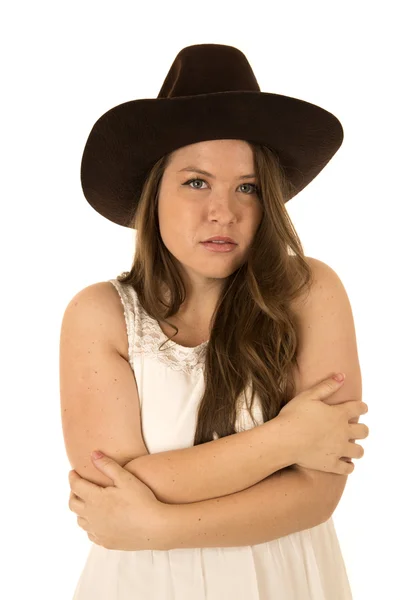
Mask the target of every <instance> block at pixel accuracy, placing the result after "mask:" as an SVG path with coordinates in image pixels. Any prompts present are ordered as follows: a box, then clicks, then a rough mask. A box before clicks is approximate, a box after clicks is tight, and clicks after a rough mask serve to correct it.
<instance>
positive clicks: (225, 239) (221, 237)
mask: <svg viewBox="0 0 400 600" xmlns="http://www.w3.org/2000/svg"><path fill="white" fill-rule="evenodd" d="M218 241H219V242H227V243H229V244H235V245H237V244H236V242H235V240H233V239H232V238H231V237H226V236H224V235H214V236H213V237H210V238H208V240H204V241H203V242H201V243H202V244H205V243H207V242H218Z"/></svg>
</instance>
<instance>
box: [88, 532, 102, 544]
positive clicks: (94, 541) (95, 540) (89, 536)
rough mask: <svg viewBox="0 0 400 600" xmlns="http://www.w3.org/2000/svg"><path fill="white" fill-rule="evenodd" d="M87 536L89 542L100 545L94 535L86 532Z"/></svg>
mask: <svg viewBox="0 0 400 600" xmlns="http://www.w3.org/2000/svg"><path fill="white" fill-rule="evenodd" d="M88 538H89V540H90V541H91V542H93V543H94V544H97V545H98V546H100V545H101V544H99V542H98V540H97V537H96V536H95V535H93V534H92V533H88Z"/></svg>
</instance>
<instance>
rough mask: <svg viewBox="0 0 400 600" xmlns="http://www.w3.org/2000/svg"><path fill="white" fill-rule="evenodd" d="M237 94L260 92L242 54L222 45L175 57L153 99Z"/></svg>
mask: <svg viewBox="0 0 400 600" xmlns="http://www.w3.org/2000/svg"><path fill="white" fill-rule="evenodd" d="M238 91H250V92H259V91H260V87H259V85H258V83H257V80H256V77H255V75H254V73H253V70H252V68H251V66H250V64H249V62H248V60H247V58H246V56H245V55H244V54H243V52H241V51H240V50H238V49H237V48H234V47H233V46H226V45H223V44H197V45H194V46H187V47H186V48H183V49H182V50H181V51H180V52H179V54H178V55H177V56H176V58H175V60H174V62H173V63H172V65H171V68H170V70H169V71H168V74H167V76H166V78H165V80H164V83H163V85H162V87H161V89H160V92H159V94H158V96H157V98H177V97H181V96H196V95H199V94H213V93H218V92H238Z"/></svg>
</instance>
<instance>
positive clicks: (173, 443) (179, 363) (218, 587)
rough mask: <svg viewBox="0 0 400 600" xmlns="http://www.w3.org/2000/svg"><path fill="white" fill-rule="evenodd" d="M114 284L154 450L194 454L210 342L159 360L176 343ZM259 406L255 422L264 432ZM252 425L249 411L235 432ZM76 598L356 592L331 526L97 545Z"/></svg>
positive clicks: (228, 598) (307, 599)
mask: <svg viewBox="0 0 400 600" xmlns="http://www.w3.org/2000/svg"><path fill="white" fill-rule="evenodd" d="M110 282H111V283H112V284H113V285H114V286H115V287H116V289H117V291H118V292H119V295H120V297H121V301H122V304H123V306H124V313H125V321H126V327H127V335H128V340H129V361H130V364H131V366H132V368H133V370H134V373H135V378H136V382H137V387H138V392H139V399H140V407H141V419H142V432H143V439H144V442H145V444H146V446H147V449H148V451H149V453H151V454H152V453H155V452H163V451H166V450H174V449H177V448H188V447H190V446H192V445H193V439H194V433H195V426H196V410H197V407H198V404H199V402H200V400H201V398H202V395H203V391H204V377H203V366H204V360H203V359H204V352H203V350H204V347H205V345H206V344H207V343H208V342H204V343H203V344H201V345H200V346H197V347H195V348H186V347H184V346H180V345H179V344H176V343H175V342H173V341H169V342H168V343H167V344H165V346H163V348H162V350H161V352H160V351H159V349H158V348H159V345H160V343H162V342H164V341H165V340H166V339H167V336H166V335H165V334H164V332H163V331H162V329H161V328H160V326H159V324H158V323H157V321H156V320H155V319H153V318H151V317H150V316H149V315H148V314H147V313H146V312H145V311H144V309H143V307H142V306H141V305H140V304H139V301H138V297H137V295H136V292H135V291H134V289H133V288H132V286H128V285H126V284H121V283H120V282H119V281H118V280H116V279H111V280H110ZM166 390H171V394H170V396H169V397H168V398H167V397H166ZM256 399H257V398H256ZM254 406H256V404H255V405H254ZM257 406H258V410H256V411H255V413H254V417H255V419H256V420H257V423H259V424H262V422H263V421H262V418H261V408H260V406H259V404H258V403H257ZM251 427H253V422H252V420H251V419H250V416H249V413H248V412H247V408H246V409H244V408H242V410H241V411H239V415H238V420H237V427H236V431H238V432H239V431H243V430H244V429H250V428H251ZM214 437H215V436H214ZM73 600H352V594H351V590H350V586H349V581H348V578H347V573H346V568H345V565H344V561H343V557H342V554H341V550H340V546H339V542H338V539H337V536H336V532H335V528H334V524H333V521H332V518H330V519H329V520H328V521H326V522H324V523H322V524H321V525H318V526H317V527H313V528H312V529H306V530H304V531H300V532H297V533H293V534H291V535H287V536H285V537H282V538H280V539H276V540H273V541H270V542H265V543H262V544H257V545H255V546H240V547H234V548H233V547H230V548H181V549H173V550H166V551H160V550H140V551H125V550H108V549H107V548H103V547H102V546H98V545H97V544H92V546H91V548H90V551H89V554H88V557H87V560H86V563H85V566H84V568H83V571H82V573H81V575H80V578H79V581H78V583H77V586H76V589H75V594H74V596H73Z"/></svg>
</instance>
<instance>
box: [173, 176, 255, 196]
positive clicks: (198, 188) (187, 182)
mask: <svg viewBox="0 0 400 600" xmlns="http://www.w3.org/2000/svg"><path fill="white" fill-rule="evenodd" d="M193 181H203V182H204V183H206V182H205V180H204V179H200V178H199V177H195V178H193V179H189V180H188V181H185V183H184V184H182V185H187V186H190V184H191V183H193ZM240 185H251V186H252V187H253V190H254V191H255V192H256V193H258V192H259V191H260V190H259V188H258V186H257V185H256V184H255V183H241V184H240ZM191 189H192V190H196V189H197V190H201V189H204V188H201V187H197V188H196V187H195V188H191ZM246 195H247V196H249V194H246Z"/></svg>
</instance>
